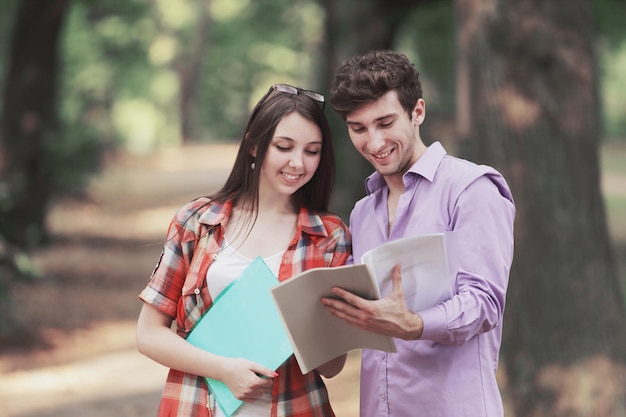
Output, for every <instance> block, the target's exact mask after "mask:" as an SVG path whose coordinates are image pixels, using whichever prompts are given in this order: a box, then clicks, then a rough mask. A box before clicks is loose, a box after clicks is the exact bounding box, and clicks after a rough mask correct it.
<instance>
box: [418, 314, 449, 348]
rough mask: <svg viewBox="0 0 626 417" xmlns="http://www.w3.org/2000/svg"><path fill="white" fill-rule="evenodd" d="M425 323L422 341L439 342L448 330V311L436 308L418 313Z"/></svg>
mask: <svg viewBox="0 0 626 417" xmlns="http://www.w3.org/2000/svg"><path fill="white" fill-rule="evenodd" d="M418 314H419V315H420V317H421V318H422V321H423V322H424V330H423V331H422V335H421V336H420V339H421V340H439V339H441V336H443V335H444V334H445V333H446V331H447V329H448V320H447V318H446V311H445V309H444V308H442V307H441V306H435V307H432V308H429V309H426V310H423V311H420V312H419V313H418Z"/></svg>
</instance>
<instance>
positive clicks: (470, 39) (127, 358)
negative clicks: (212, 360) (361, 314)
mask: <svg viewBox="0 0 626 417" xmlns="http://www.w3.org/2000/svg"><path fill="white" fill-rule="evenodd" d="M625 20H626V5H625V4H624V2H623V1H617V0H594V1H591V0H572V1H557V0H555V1H539V0H535V1H532V0H514V1H508V2H505V1H502V0H487V1H485V0H480V1H479V0H457V1H444V0H439V1H434V0H429V1H402V0H393V1H388V0H387V1H383V0H380V1H377V0H363V1H356V0H323V1H322V0H317V1H316V0H298V1H288V0H260V1H250V0H248V1H246V0H237V1H233V0H205V1H191V0H180V1H177V2H171V1H167V0H133V1H124V2H122V1H116V0H102V1H98V2H92V1H87V0H74V1H69V0H49V1H45V2H42V1H37V0H21V1H20V0H8V1H5V2H3V3H2V4H0V88H2V90H1V93H2V96H1V97H2V98H1V101H0V216H1V217H0V237H1V239H0V297H2V298H1V300H0V303H1V304H0V312H1V313H2V320H1V323H0V354H1V356H0V416H5V415H6V416H11V417H18V416H19V417H27V416H35V415H37V416H79V415H80V416H84V415H89V416H94V417H98V416H102V417H105V416H111V417H112V416H150V415H154V411H155V410H156V406H157V401H158V396H159V395H158V394H159V390H160V387H161V386H162V383H163V378H164V372H163V371H164V370H163V369H162V368H161V367H160V366H159V365H157V364H155V363H153V362H151V361H149V360H147V359H146V358H143V357H141V356H140V355H139V354H138V353H137V352H136V351H135V347H134V324H135V320H136V316H137V313H138V311H139V308H140V303H139V301H138V300H137V293H138V292H139V291H140V290H141V288H142V287H143V286H144V285H145V283H146V281H147V278H148V276H149V274H150V272H151V270H152V268H153V266H154V263H155V262H156V259H157V257H158V254H159V253H160V250H161V244H162V241H163V235H164V233H165V228H166V227H167V223H168V222H169V219H170V218H171V216H172V215H173V213H174V211H175V210H176V208H177V207H179V206H180V205H182V204H183V203H184V202H186V201H188V200H190V199H191V198H193V197H196V196H199V195H206V194H209V193H211V192H212V191H214V190H215V189H216V187H219V185H220V184H221V183H222V182H223V180H224V178H225V175H226V174H227V172H228V169H229V167H230V164H231V162H232V160H233V158H234V152H235V144H236V142H237V140H238V138H239V137H240V135H241V129H242V126H243V124H244V123H245V120H246V118H247V115H248V113H249V111H250V109H251V107H252V106H253V104H254V103H255V102H256V101H257V100H258V99H259V98H260V97H261V96H262V94H263V93H264V92H265V90H266V89H267V88H268V86H269V85H270V84H272V83H274V82H287V83H291V84H295V85H299V86H302V87H305V88H309V89H314V90H317V91H321V92H323V93H325V94H328V85H329V82H330V81H329V80H330V79H331V77H332V74H333V72H334V71H335V70H336V68H337V66H338V64H339V62H341V61H343V60H344V59H346V58H348V57H349V56H351V55H353V54H355V53H358V52H363V51H366V50H369V49H375V48H393V49H397V50H400V51H402V52H404V53H406V54H407V55H408V56H409V57H410V58H411V59H412V60H414V61H415V62H416V63H417V67H418V69H419V70H420V72H421V73H422V79H423V83H424V88H425V98H426V102H427V118H426V123H425V125H424V126H423V132H422V133H423V136H424V137H425V138H426V139H427V140H430V141H432V140H440V141H442V142H443V143H444V145H445V146H446V148H447V149H448V151H449V152H450V153H451V154H453V155H458V156H463V157H469V158H470V159H472V160H475V161H477V162H480V163H487V164H490V165H493V166H495V167H497V168H498V169H499V170H501V171H502V172H503V173H504V174H505V177H506V178H507V179H508V180H509V182H510V185H511V188H512V190H513V193H514V196H515V197H516V202H517V206H518V217H517V220H516V258H515V261H514V266H513V270H512V274H511V284H510V289H509V296H508V304H507V310H506V313H505V335H504V343H503V349H502V358H501V366H500V374H499V380H500V383H501V386H502V388H503V395H504V399H505V403H506V415H507V417H513V416H517V417H525V416H623V415H626V393H625V390H626V365H625V364H626V358H625V356H626V340H625V338H626V325H625V323H626V317H625V315H624V298H625V297H626V106H624V92H625V91H626V76H624V74H625V73H626V28H624V26H623V22H624V21H625ZM326 113H327V114H328V115H329V118H330V119H331V122H332V124H333V130H334V136H335V138H336V139H335V143H336V148H337V149H336V150H337V153H338V178H337V186H336V189H335V194H334V199H333V208H334V210H335V211H337V212H338V213H340V214H341V215H342V216H344V218H346V219H347V215H348V213H349V209H350V206H351V203H352V202H353V201H354V200H355V199H356V198H358V197H359V196H360V195H362V194H363V186H362V184H363V181H362V180H363V178H364V177H365V175H367V173H368V172H369V168H368V167H367V165H366V164H365V163H364V162H363V161H362V160H361V158H360V157H359V156H358V155H356V153H355V152H354V151H353V150H352V147H351V145H350V143H349V140H348V138H347V134H346V132H345V128H343V126H342V124H341V121H340V120H338V118H337V117H336V116H335V115H334V113H333V112H332V109H331V108H330V106H327V110H326ZM328 383H329V386H330V390H331V396H332V397H333V403H334V404H335V407H336V410H337V412H338V415H339V416H347V417H351V416H356V415H357V410H358V398H357V393H358V352H353V353H352V354H351V355H350V360H349V363H348V367H347V369H346V370H345V371H344V373H342V374H341V375H340V376H339V377H337V378H335V379H333V380H329V381H328Z"/></svg>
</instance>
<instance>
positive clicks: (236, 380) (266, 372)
mask: <svg viewBox="0 0 626 417" xmlns="http://www.w3.org/2000/svg"><path fill="white" fill-rule="evenodd" d="M276 376H278V374H277V373H276V372H274V371H272V370H271V369H268V368H265V367H264V366H261V365H259V364H257V363H254V362H251V361H249V360H246V359H241V358H226V362H224V366H223V372H222V377H221V378H220V379H221V380H222V382H224V384H226V386H228V388H229V389H230V390H231V391H232V393H233V395H234V396H235V397H236V398H238V399H240V400H242V401H254V400H256V399H257V398H259V397H261V396H263V395H265V394H267V393H271V391H272V384H273V383H274V380H273V378H274V377H276Z"/></svg>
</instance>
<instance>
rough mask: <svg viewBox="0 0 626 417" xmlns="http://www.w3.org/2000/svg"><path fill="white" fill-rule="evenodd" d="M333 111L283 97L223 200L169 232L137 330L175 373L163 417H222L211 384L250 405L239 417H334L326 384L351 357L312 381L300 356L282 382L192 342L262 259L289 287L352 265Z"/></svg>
mask: <svg viewBox="0 0 626 417" xmlns="http://www.w3.org/2000/svg"><path fill="white" fill-rule="evenodd" d="M323 106H324V97H323V96H322V95H321V94H318V93H315V92H312V91H308V90H302V89H299V88H296V87H292V86H288V85H285V84H276V85H273V86H272V87H271V88H270V89H269V91H268V92H267V94H266V95H265V96H264V97H263V98H262V99H261V100H260V101H259V102H258V103H257V105H256V106H255V108H254V110H253V111H252V114H251V115H250V118H249V120H248V123H247V125H246V129H245V132H244V135H243V139H242V142H241V144H240V147H239V151H238V154H237V157H236V159H235V164H234V166H233V169H232V171H231V173H230V176H229V177H228V179H227V180H226V183H225V184H224V186H223V187H222V189H221V190H219V191H218V192H217V193H215V194H214V195H212V196H209V197H202V198H199V199H197V200H194V201H192V202H190V203H188V204H186V205H185V206H183V207H182V208H181V209H180V210H179V211H178V212H177V213H176V215H175V217H174V219H173V220H172V221H171V223H170V227H169V230H168V234H167V239H166V242H165V247H164V249H163V253H162V254H161V258H160V260H159V263H158V264H157V266H156V268H155V270H154V272H153V273H152V276H151V278H150V281H149V283H148V285H147V287H146V288H145V289H144V290H143V291H142V292H141V294H140V296H139V297H140V299H141V300H142V301H143V302H144V304H143V307H142V310H141V313H140V315H139V320H138V323H137V345H138V349H139V351H140V352H141V353H143V354H144V355H146V356H148V357H150V358H151V359H153V360H155V361H156V362H159V363H160V364H162V365H164V366H167V367H168V368H170V372H169V375H168V377H167V381H166V384H165V388H164V391H163V394H162V398H161V404H160V407H159V412H158V416H159V417H164V416H194V417H195V416H201V417H205V416H206V417H208V416H221V415H222V413H221V410H220V408H219V406H216V402H215V399H214V398H213V396H212V394H211V393H210V392H209V391H208V389H207V385H206V383H205V381H204V377H208V378H213V379H217V380H221V381H222V382H224V383H225V384H226V385H227V386H228V387H229V388H230V390H231V391H232V392H233V394H234V395H235V397H237V398H239V399H241V400H243V401H244V404H243V405H242V406H241V407H240V408H239V409H238V410H237V411H236V412H235V414H233V416H234V417H244V416H246V417H248V416H249V417H252V416H278V415H280V416H298V417H307V416H311V417H313V416H334V413H333V411H332V408H331V406H330V404H329V400H328V393H327V391H326V387H325V386H324V383H323V381H322V379H321V377H320V375H323V376H325V377H328V378H330V377H332V376H334V375H336V374H337V373H339V371H341V369H342V368H343V366H344V363H345V359H346V356H345V355H343V356H341V357H338V358H336V359H334V360H332V361H330V362H328V363H326V364H324V365H322V366H320V367H319V368H318V369H317V370H315V371H313V372H310V373H308V374H306V375H302V374H301V372H300V369H299V367H298V364H297V362H296V360H295V358H294V357H293V356H292V357H290V358H289V359H288V360H287V361H286V362H285V364H283V365H282V366H281V367H280V368H279V369H278V370H277V372H274V371H272V370H271V369H267V368H265V367H263V366H261V365H259V364H256V363H253V362H251V361H248V360H245V359H242V358H227V357H223V356H218V355H214V354H211V353H208V352H205V351H203V350H201V349H199V348H196V347H195V346H193V345H191V344H190V343H188V342H187V341H186V340H185V338H186V337H187V335H188V334H189V332H190V331H191V329H192V328H193V327H194V325H195V323H196V322H197V321H198V319H199V318H200V317H201V316H202V313H204V312H205V311H206V310H207V309H208V308H209V307H210V306H211V303H212V300H213V299H215V297H217V295H218V294H219V293H220V292H221V291H222V290H223V289H224V288H225V287H226V286H227V285H228V284H229V283H230V282H232V281H233V280H234V279H236V278H237V277H238V276H239V275H240V274H241V272H242V271H243V270H244V269H245V268H246V267H247V266H248V265H249V264H250V262H251V261H252V260H253V259H254V258H256V257H257V256H261V257H262V258H263V259H264V261H265V263H266V264H267V265H268V266H269V267H270V269H272V270H273V272H274V273H275V274H276V276H277V277H278V279H279V280H281V281H282V280H285V279H288V278H289V277H291V276H293V275H295V274H297V273H299V272H301V271H304V270H306V269H309V268H314V267H322V266H339V265H343V264H344V263H345V261H346V259H347V258H348V255H349V252H350V243H351V242H350V236H349V232H348V228H347V226H346V225H345V224H344V223H343V222H342V221H341V219H340V218H339V217H337V216H336V215H334V214H331V213H328V204H329V200H330V193H331V190H332V187H333V182H334V175H335V160H334V154H333V148H332V143H331V136H330V129H329V126H328V122H327V119H326V117H325V115H324V110H323ZM173 322H175V323H176V333H175V332H173V331H171V330H170V329H171V325H172V323H173ZM216 337H218V336H216Z"/></svg>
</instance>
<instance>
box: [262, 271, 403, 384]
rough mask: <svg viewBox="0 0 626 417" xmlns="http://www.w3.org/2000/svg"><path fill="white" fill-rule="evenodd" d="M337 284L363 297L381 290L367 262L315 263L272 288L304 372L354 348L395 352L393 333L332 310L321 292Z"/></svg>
mask: <svg viewBox="0 0 626 417" xmlns="http://www.w3.org/2000/svg"><path fill="white" fill-rule="evenodd" d="M334 286H337V287H341V288H344V289H346V290H348V291H350V292H353V293H355V294H357V295H359V296H361V297H363V298H367V299H378V298H380V293H379V292H378V287H377V284H376V282H375V281H374V279H373V277H372V276H371V274H370V272H369V270H368V267H367V266H366V265H362V264H360V265H346V266H340V267H335V268H314V269H309V270H307V271H305V272H303V273H301V274H299V275H296V276H294V277H292V278H290V279H288V280H286V281H283V282H282V283H280V284H279V285H277V286H275V287H274V288H272V295H273V297H274V301H275V303H276V306H277V307H278V311H279V313H280V315H281V318H282V320H283V323H284V325H285V328H286V330H287V335H288V336H289V339H290V341H291V345H292V347H293V350H294V354H295V356H296V360H297V361H298V365H300V370H301V371H302V373H303V374H306V373H307V372H310V371H312V370H313V369H315V368H316V367H318V366H320V365H322V364H324V363H326V362H328V361H329V360H331V359H333V358H336V357H337V356H339V355H341V354H344V353H347V352H349V351H350V350H354V349H362V348H368V349H377V350H383V351H387V352H395V351H396V349H395V344H394V342H393V339H392V338H391V337H389V336H384V335H379V334H375V333H372V332H368V331H365V330H362V329H359V328H358V327H355V326H352V325H350V324H348V323H346V322H345V321H343V320H341V319H339V318H337V317H335V316H333V315H331V314H330V313H329V312H328V310H327V309H326V307H324V305H323V304H322V303H321V301H320V300H321V298H322V297H334V294H333V293H332V291H331V289H332V287H334Z"/></svg>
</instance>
